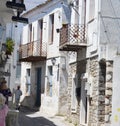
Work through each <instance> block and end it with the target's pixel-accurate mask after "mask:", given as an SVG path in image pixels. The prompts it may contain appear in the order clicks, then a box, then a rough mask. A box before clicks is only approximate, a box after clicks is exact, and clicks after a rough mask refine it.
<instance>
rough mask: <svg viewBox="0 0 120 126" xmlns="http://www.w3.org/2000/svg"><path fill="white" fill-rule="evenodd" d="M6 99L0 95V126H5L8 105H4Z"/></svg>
mask: <svg viewBox="0 0 120 126" xmlns="http://www.w3.org/2000/svg"><path fill="white" fill-rule="evenodd" d="M5 101H6V98H5V97H4V96H3V94H1V93H0V126H5V125H6V123H5V120H6V116H7V113H8V110H9V108H8V105H7V104H5Z"/></svg>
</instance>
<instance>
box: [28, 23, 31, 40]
mask: <svg viewBox="0 0 120 126" xmlns="http://www.w3.org/2000/svg"><path fill="white" fill-rule="evenodd" d="M28 42H32V24H30V25H29V31H28Z"/></svg>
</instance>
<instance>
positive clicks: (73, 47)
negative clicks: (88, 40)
mask: <svg viewBox="0 0 120 126" xmlns="http://www.w3.org/2000/svg"><path fill="white" fill-rule="evenodd" d="M85 47H86V44H81V45H70V44H64V45H62V46H60V47H59V50H60V51H76V52H77V51H78V50H81V49H82V48H85Z"/></svg>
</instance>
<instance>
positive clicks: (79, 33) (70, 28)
mask: <svg viewBox="0 0 120 126" xmlns="http://www.w3.org/2000/svg"><path fill="white" fill-rule="evenodd" d="M65 44H69V45H83V44H86V27H85V25H78V24H74V25H72V24H71V25H69V24H66V25H63V27H62V28H61V30H60V46H62V45H65Z"/></svg>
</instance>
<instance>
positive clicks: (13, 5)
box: [6, 1, 26, 12]
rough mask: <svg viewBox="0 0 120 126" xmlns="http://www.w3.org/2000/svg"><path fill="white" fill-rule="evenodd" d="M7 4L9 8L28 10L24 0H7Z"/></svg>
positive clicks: (21, 10) (20, 10)
mask: <svg viewBox="0 0 120 126" xmlns="http://www.w3.org/2000/svg"><path fill="white" fill-rule="evenodd" d="M6 6H7V7H8V8H12V9H17V10H18V11H19V12H23V11H24V10H26V7H25V4H23V2H21V3H16V1H14V2H13V1H12V2H11V1H7V2H6Z"/></svg>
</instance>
